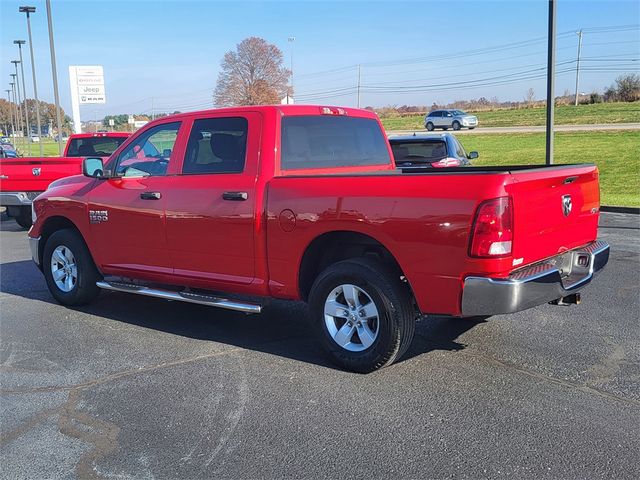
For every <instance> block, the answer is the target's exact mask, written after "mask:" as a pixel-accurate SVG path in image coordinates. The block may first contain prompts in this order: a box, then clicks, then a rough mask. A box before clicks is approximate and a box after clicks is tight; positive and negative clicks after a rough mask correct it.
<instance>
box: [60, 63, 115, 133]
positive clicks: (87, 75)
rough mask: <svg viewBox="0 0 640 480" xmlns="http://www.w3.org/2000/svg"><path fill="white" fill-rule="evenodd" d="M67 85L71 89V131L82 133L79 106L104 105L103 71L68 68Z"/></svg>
mask: <svg viewBox="0 0 640 480" xmlns="http://www.w3.org/2000/svg"><path fill="white" fill-rule="evenodd" d="M69 85H70V87H71V110H72V112H73V131H74V133H82V124H81V123H80V105H86V104H91V103H93V104H95V103H106V97H105V92H104V71H103V69H102V66H100V65H94V66H86V67H76V66H70V67H69Z"/></svg>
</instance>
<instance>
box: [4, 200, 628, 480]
mask: <svg viewBox="0 0 640 480" xmlns="http://www.w3.org/2000/svg"><path fill="white" fill-rule="evenodd" d="M0 225H1V232H0V261H1V266H0V275H1V282H0V283H1V288H0V290H1V293H0V302H1V303H0V307H1V313H0V321H1V323H0V341H1V343H0V363H1V365H0V368H1V372H2V373H1V377H0V379H1V397H0V401H1V404H0V406H1V408H0V410H1V412H0V413H1V416H0V419H1V433H2V438H1V440H0V448H1V450H0V455H1V456H0V464H1V468H0V475H1V476H2V478H12V479H13V478H95V477H98V478H118V479H121V478H123V479H124V478H180V479H196V478H204V477H207V478H235V479H238V478H285V477H286V478H319V477H331V478H433V477H436V478H445V477H446V478H501V477H514V478H630V479H631V478H634V479H635V478H640V428H639V427H640V388H639V384H640V335H639V333H640V327H639V318H640V316H639V315H640V299H639V294H638V292H639V276H640V273H639V272H640V265H639V264H640V218H639V216H637V215H624V214H615V213H604V214H602V217H601V238H603V239H605V240H607V241H609V243H610V244H611V246H612V256H611V259H610V262H609V266H608V268H607V269H606V270H605V271H604V272H603V273H602V274H601V276H600V277H599V278H598V279H597V281H596V282H595V283H594V284H592V285H591V286H589V287H588V288H587V289H586V290H585V291H584V293H583V302H582V304H581V305H580V306H578V307H575V306H574V307H557V306H550V305H545V306H541V307H538V308H535V309H533V310H530V311H527V312H522V313H519V314H515V315H511V316H496V317H493V318H490V319H488V320H487V321H485V322H480V323H477V322H471V321H467V320H459V319H446V318H426V319H423V320H422V321H421V322H420V323H419V325H418V329H417V335H416V339H415V341H414V343H413V346H412V348H411V350H410V351H409V353H408V355H407V356H406V357H405V359H404V360H403V361H401V362H400V363H398V364H396V365H394V366H392V367H390V368H387V369H383V370H382V371H379V372H376V373H374V374H371V375H366V376H365V375H356V374H351V373H347V372H342V371H339V370H337V369H335V368H333V367H332V366H331V365H330V364H328V363H327V362H326V361H325V359H324V357H323V356H322V353H321V352H320V350H319V349H318V348H317V346H316V344H315V342H314V339H313V337H312V335H311V333H310V329H309V327H308V325H307V322H306V320H305V309H304V306H303V305H300V304H288V303H284V302H282V303H275V304H273V305H271V306H270V307H269V308H268V309H267V311H266V313H264V314H262V315H254V316H245V315H243V314H239V313H234V312H225V311H222V310H215V309H210V308H208V307H204V306H197V305H190V304H179V303H169V302H166V301H162V300H157V299H152V298H144V297H136V296H131V295H127V294H120V293H106V292H105V293H103V294H102V295H101V297H100V298H99V299H98V301H96V302H95V303H94V304H92V305H91V306H88V307H84V308H81V309H76V310H71V309H67V308H64V307H62V306H60V305H58V304H56V303H55V302H54V300H53V299H52V297H51V296H50V294H49V292H48V291H47V289H46V286H45V282H44V279H43V277H42V275H41V274H40V272H39V271H38V270H37V269H36V267H35V266H34V265H33V264H32V263H31V260H30V256H29V251H28V245H27V242H26V238H25V235H26V234H25V232H24V231H22V230H20V229H19V228H18V227H17V225H16V224H15V223H14V222H13V220H9V219H7V218H6V217H4V216H3V221H2V222H1V224H0Z"/></svg>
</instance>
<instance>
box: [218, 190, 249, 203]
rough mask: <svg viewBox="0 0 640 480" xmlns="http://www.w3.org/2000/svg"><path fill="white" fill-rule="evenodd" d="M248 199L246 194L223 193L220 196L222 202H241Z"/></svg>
mask: <svg viewBox="0 0 640 480" xmlns="http://www.w3.org/2000/svg"><path fill="white" fill-rule="evenodd" d="M247 198H249V195H248V194H247V192H224V193H223V194H222V199H223V200H231V201H233V202H242V201H244V200H246V199H247Z"/></svg>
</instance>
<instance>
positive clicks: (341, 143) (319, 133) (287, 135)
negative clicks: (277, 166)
mask: <svg viewBox="0 0 640 480" xmlns="http://www.w3.org/2000/svg"><path fill="white" fill-rule="evenodd" d="M281 151H282V154H281V168H282V169H283V170H293V169H302V168H331V167H355V166H367V165H387V164H390V163H391V159H390V158H389V150H388V148H387V141H386V138H385V137H384V135H383V133H382V131H381V129H380V126H379V124H378V122H377V121H376V120H374V119H370V118H357V117H346V116H320V115H311V116H290V117H284V118H283V119H282V148H281Z"/></svg>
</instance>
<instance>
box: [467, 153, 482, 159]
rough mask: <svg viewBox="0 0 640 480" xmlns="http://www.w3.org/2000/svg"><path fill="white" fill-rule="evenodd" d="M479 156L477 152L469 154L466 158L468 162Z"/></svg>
mask: <svg viewBox="0 0 640 480" xmlns="http://www.w3.org/2000/svg"><path fill="white" fill-rule="evenodd" d="M479 156H480V154H478V152H469V155H468V156H467V157H468V158H469V159H470V160H473V159H474V158H478V157H479Z"/></svg>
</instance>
